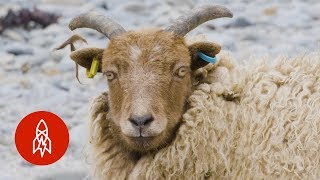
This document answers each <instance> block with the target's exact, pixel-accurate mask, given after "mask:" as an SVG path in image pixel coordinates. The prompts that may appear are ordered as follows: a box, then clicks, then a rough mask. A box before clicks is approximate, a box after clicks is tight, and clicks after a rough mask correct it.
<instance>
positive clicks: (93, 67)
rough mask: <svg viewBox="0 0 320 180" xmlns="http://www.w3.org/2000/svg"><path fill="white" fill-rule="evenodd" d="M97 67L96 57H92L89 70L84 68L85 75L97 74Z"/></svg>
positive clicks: (89, 76)
mask: <svg viewBox="0 0 320 180" xmlns="http://www.w3.org/2000/svg"><path fill="white" fill-rule="evenodd" d="M98 68H99V61H98V59H97V58H96V57H94V58H93V60H92V63H91V67H90V70H89V69H87V70H86V74H87V77H88V78H93V77H94V76H95V75H96V74H97V72H98Z"/></svg>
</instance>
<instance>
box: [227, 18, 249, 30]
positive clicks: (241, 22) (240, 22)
mask: <svg viewBox="0 0 320 180" xmlns="http://www.w3.org/2000/svg"><path fill="white" fill-rule="evenodd" d="M252 25H253V23H251V22H250V21H249V20H248V19H246V18H244V17H239V18H237V19H236V20H235V21H233V22H232V23H230V24H228V25H226V28H231V27H235V28H244V27H248V26H252Z"/></svg>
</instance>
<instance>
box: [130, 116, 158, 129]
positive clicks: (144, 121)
mask: <svg viewBox="0 0 320 180" xmlns="http://www.w3.org/2000/svg"><path fill="white" fill-rule="evenodd" d="M153 120H154V118H153V116H152V115H151V114H148V115H144V116H131V117H130V118H129V121H130V122H131V123H132V124H133V125H135V126H138V127H141V126H147V125H149V124H150V123H151V122H152V121H153Z"/></svg>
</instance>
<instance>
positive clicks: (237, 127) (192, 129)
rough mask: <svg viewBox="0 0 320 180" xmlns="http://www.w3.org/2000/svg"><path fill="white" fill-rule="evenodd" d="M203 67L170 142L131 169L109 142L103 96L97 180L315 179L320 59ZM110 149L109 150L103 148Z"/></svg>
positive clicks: (97, 112) (96, 132)
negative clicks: (175, 133) (201, 77)
mask: <svg viewBox="0 0 320 180" xmlns="http://www.w3.org/2000/svg"><path fill="white" fill-rule="evenodd" d="M221 54H222V55H220V61H219V62H218V64H216V65H208V66H206V67H204V68H203V69H200V70H199V71H198V73H203V74H204V76H205V78H204V79H203V81H201V82H200V83H199V85H197V87H196V88H195V90H194V92H193V93H192V95H191V96H190V97H189V99H188V101H189V104H190V108H189V109H188V110H187V111H186V112H185V113H184V114H183V119H182V121H183V123H182V125H181V127H180V128H179V130H178V132H177V136H176V138H175V139H174V140H173V142H172V143H171V144H170V145H169V146H167V147H165V148H163V149H161V150H159V151H158V152H156V153H154V154H148V155H146V156H143V157H142V158H141V159H140V160H139V161H138V162H137V163H136V164H130V163H128V161H127V160H126V155H125V153H122V152H123V150H121V149H117V147H115V146H114V144H112V143H111V144H109V142H112V141H110V139H112V138H113V137H112V130H111V129H108V125H107V124H108V121H109V119H108V108H106V107H107V102H106V94H102V95H101V96H99V97H98V98H97V99H96V100H95V101H94V103H93V104H94V105H93V107H92V118H91V146H92V149H93V151H92V152H91V154H90V155H91V156H92V158H93V160H94V161H93V169H94V172H95V176H96V177H97V178H98V179H110V178H112V177H113V178H115V179H124V178H129V179H275V178H277V179H320V55H319V54H310V55H308V56H303V57H299V58H295V59H287V58H280V59H277V60H275V61H274V62H275V63H274V64H271V63H263V62H262V63H258V64H255V65H251V66H249V65H246V66H240V65H237V64H235V63H233V62H231V60H230V59H231V58H230V57H228V56H226V55H223V53H221ZM110 147H113V148H111V149H113V150H110V151H106V149H108V148H110Z"/></svg>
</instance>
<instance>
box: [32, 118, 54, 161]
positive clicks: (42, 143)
mask: <svg viewBox="0 0 320 180" xmlns="http://www.w3.org/2000/svg"><path fill="white" fill-rule="evenodd" d="M32 149H33V150H32V154H35V153H36V152H37V151H39V152H40V155H41V158H42V157H43V156H44V153H45V152H46V151H47V152H48V153H49V154H51V140H50V138H49V129H48V126H47V124H46V122H45V121H44V120H43V119H41V120H40V121H39V123H38V125H37V127H36V137H35V138H34V139H33V146H32Z"/></svg>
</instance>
